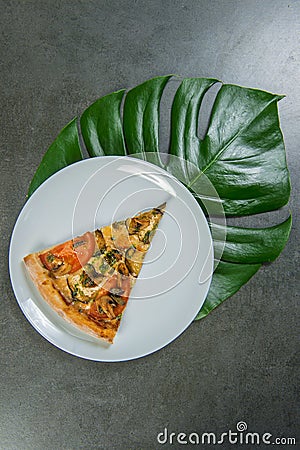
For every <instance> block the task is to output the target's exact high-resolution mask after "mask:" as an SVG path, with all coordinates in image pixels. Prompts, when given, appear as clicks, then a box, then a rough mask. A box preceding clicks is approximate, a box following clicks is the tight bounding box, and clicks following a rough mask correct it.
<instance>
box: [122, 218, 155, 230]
mask: <svg viewBox="0 0 300 450" xmlns="http://www.w3.org/2000/svg"><path fill="white" fill-rule="evenodd" d="M149 225H150V219H148V218H147V217H146V218H139V217H133V218H132V219H127V220H126V227H127V230H128V233H129V234H134V233H138V232H139V231H141V230H144V229H145V228H147V227H148V226H149Z"/></svg>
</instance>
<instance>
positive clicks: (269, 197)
mask: <svg viewBox="0 0 300 450" xmlns="http://www.w3.org/2000/svg"><path fill="white" fill-rule="evenodd" d="M215 81H216V80H209V79H199V81H198V82H197V81H196V80H195V79H186V80H184V81H183V82H182V85H181V86H180V87H179V89H178V91H177V94H178V92H180V95H179V94H178V96H177V94H176V96H177V99H176V97H175V100H176V101H174V103H173V107H172V138H173V139H172V142H171V153H172V154H173V155H176V156H179V157H184V158H185V159H186V160H187V161H190V162H191V163H194V164H196V165H197V167H199V169H200V170H201V171H202V172H203V173H204V174H205V175H206V176H207V177H208V178H209V179H210V181H211V182H212V184H213V185H214V187H215V188H216V190H217V191H218V194H219V196H220V197H221V199H222V201H223V207H224V210H225V213H226V214H227V215H235V216H240V215H244V214H256V213H260V212H265V211H270V210H274V209H278V208H280V207H281V206H283V205H285V204H286V203H287V201H288V199H289V195H290V180H289V174H288V170H287V165H286V155H285V148H284V142H283V137H282V133H281V130H280V127H279V119H278V111H277V102H278V100H280V99H281V98H282V96H279V95H273V94H270V93H268V92H264V91H260V90H258V89H248V88H243V87H240V86H234V85H223V86H222V87H221V89H220V90H219V92H218V94H217V97H216V99H215V102H214V105H213V108H212V114H211V117H210V122H209V126H208V131H207V134H206V136H205V138H204V139H203V140H200V139H199V138H198V136H197V128H198V115H199V109H200V107H201V102H202V99H203V93H204V92H205V91H206V90H207V88H208V87H209V83H210V82H211V83H214V82H215ZM191 99H192V100H193V102H192V103H191ZM178 102H179V106H178ZM180 104H181V105H182V110H181V112H180V113H179V112H178V111H179V110H180ZM178 130H179V131H178ZM199 177H201V174H198V175H197V177H196V178H193V176H191V178H190V182H189V187H190V188H193V185H194V184H195V183H196V182H197V181H198V178H199Z"/></svg>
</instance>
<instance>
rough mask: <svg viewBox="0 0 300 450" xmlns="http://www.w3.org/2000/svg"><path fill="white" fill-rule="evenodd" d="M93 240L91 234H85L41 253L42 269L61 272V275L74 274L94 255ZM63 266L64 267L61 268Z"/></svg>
mask: <svg viewBox="0 0 300 450" xmlns="http://www.w3.org/2000/svg"><path fill="white" fill-rule="evenodd" d="M94 248H95V239H94V236H93V234H92V233H90V232H87V233H85V234H84V235H83V236H80V237H77V238H75V239H72V240H70V241H67V242H65V243H64V244H60V245H57V246H56V247H54V248H53V249H51V251H48V252H45V253H42V254H41V255H39V256H40V260H41V262H42V264H43V265H44V267H46V269H48V270H50V271H57V270H58V269H60V270H61V273H59V272H57V273H56V274H58V275H59V276H60V275H65V274H66V273H74V272H76V271H77V270H78V269H80V268H81V267H82V266H84V265H85V264H86V263H87V262H88V260H89V259H90V257H91V256H92V254H93V253H94ZM62 266H64V267H62Z"/></svg>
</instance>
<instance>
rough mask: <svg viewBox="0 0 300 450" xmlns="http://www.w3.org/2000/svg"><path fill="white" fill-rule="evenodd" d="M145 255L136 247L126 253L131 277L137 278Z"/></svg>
mask: <svg viewBox="0 0 300 450" xmlns="http://www.w3.org/2000/svg"><path fill="white" fill-rule="evenodd" d="M143 259H144V253H142V252H139V251H138V250H136V249H135V248H134V247H130V248H129V249H128V250H127V252H126V257H125V262H126V266H127V268H128V269H129V271H130V273H131V275H133V276H134V277H137V276H138V274H139V273H140V270H141V268H142V264H143Z"/></svg>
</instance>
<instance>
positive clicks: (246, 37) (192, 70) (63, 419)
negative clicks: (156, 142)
mask: <svg viewBox="0 0 300 450" xmlns="http://www.w3.org/2000/svg"><path fill="white" fill-rule="evenodd" d="M0 11H1V14H0V24H1V25H0V33H1V44H0V71H1V72H0V73H1V83H0V105H1V108H0V117H1V129H0V133H1V140H0V149H1V150H0V151H1V178H0V180H1V190H0V208H1V209H0V213H1V214H0V218H1V219H0V220H1V258H0V261H1V276H0V283H1V292H2V295H1V305H2V307H1V334H2V336H1V349H2V351H1V372H0V376H1V388H2V393H1V397H0V398H1V406H2V409H1V415H2V417H1V425H0V426H1V437H0V447H1V448H3V449H5V450H10V449H18V450H19V449H34V450H35V449H37V450H40V449H41V450H46V449H49V450H50V449H51V450H53V449H79V448H80V449H97V448H99V449H149V450H150V449H154V448H159V447H160V445H159V444H158V443H157V440H156V436H157V434H158V433H159V432H161V431H162V430H163V429H164V427H168V430H169V432H176V433H178V432H185V433H190V432H192V431H195V432H197V433H199V434H200V433H203V432H209V431H211V432H215V433H222V432H226V431H227V430H228V429H232V430H235V427H236V423H237V422H238V421H241V420H244V421H246V422H247V424H248V429H249V430H250V431H256V432H260V433H264V432H269V433H272V434H273V435H274V437H275V436H285V437H294V436H296V432H297V428H299V426H298V427H297V423H296V405H297V389H296V388H297V360H296V343H297V339H296V338H297V314H296V307H297V300H298V298H299V287H300V286H299V285H300V279H299V269H298V268H299V247H298V243H299V238H300V236H299V201H298V202H297V199H298V198H299V169H300V167H299V166H300V159H299V123H300V122H299V119H300V109H299V101H300V91H299V72H300V71H299V68H300V62H299V56H300V55H299V48H300V46H299V35H300V33H299V32H300V29H299V28H300V27H299V24H300V2H299V1H295V0H291V1H286V0H264V1H255V0H244V1H239V0H223V1H221V0H198V1H196V0H190V1H188V0H181V1H177V0H173V1H171V0H161V1H155V0H154V1H148V2H147V1H133V0H131V1H127V0H119V1H115V0H113V1H104V0H98V1H96V0H95V1H92V0H86V1H83V0H82V1H79V0H73V1H71V0H65V1H57V0H51V1H50V0H46V1H41V0H40V1H38V0H28V1H25V0H23V1H22V0H11V1H5V0H1V1H0ZM167 73H176V74H180V75H182V76H209V77H216V78H219V79H221V80H223V81H224V82H228V83H236V84H240V85H245V86H249V87H257V88H261V89H266V90H269V91H271V92H275V93H280V94H281V93H283V94H285V95H286V98H285V99H283V100H282V101H281V102H280V105H279V110H280V117H281V125H282V130H283V133H284V136H285V142H286V149H287V157H288V163H289V167H290V171H291V178H292V184H293V193H292V198H291V205H290V206H291V208H292V211H293V217H294V223H293V229H292V233H291V238H290V241H289V243H288V245H287V246H286V248H285V250H284V251H283V253H282V254H281V256H280V257H279V258H278V260H277V261H276V262H275V263H273V264H272V265H268V266H266V267H264V268H263V269H262V270H260V271H259V273H258V274H257V275H256V276H255V277H254V278H253V279H252V280H251V281H250V282H249V283H248V284H247V285H246V286H245V287H243V288H242V290H241V291H240V292H238V293H237V294H236V295H235V296H234V297H233V298H232V299H230V300H229V301H227V302H226V304H224V305H223V306H222V307H220V308H219V309H218V310H216V311H215V312H214V313H212V314H211V315H210V316H209V317H207V318H206V319H205V320H203V321H200V322H197V323H193V324H192V325H191V326H190V327H189V329H188V330H187V331H186V332H185V333H184V334H183V335H181V336H180V337H179V338H178V339H177V340H176V341H175V342H173V343H172V344H170V345H169V346H167V347H166V348H164V349H163V350H161V351H159V352H157V353H155V354H153V355H150V356H148V357H146V358H144V359H140V360H136V361H130V362H125V363H112V364H104V363H95V362H91V361H85V360H82V359H79V358H76V357H73V356H71V355H68V354H66V353H64V352H62V351H60V350H59V349H57V348H56V347H54V346H52V345H51V344H49V343H48V342H47V341H46V340H44V339H43V338H42V337H41V336H40V335H39V334H38V333H37V332H36V331H35V330H34V329H33V328H32V327H31V326H30V324H29V323H28V322H27V320H26V319H25V318H24V316H23V315H22V312H21V310H20V309H19V307H18V304H17V302H16V301H15V298H14V294H13V292H12V289H11V286H10V281H9V274H8V257H7V255H8V247H9V240H10V236H11V232H12V229H13V225H14V223H15V220H16V218H17V216H18V214H19V212H20V210H21V208H22V206H23V205H24V203H25V194H26V192H27V189H28V186H29V183H30V180H31V178H32V176H33V174H34V172H35V170H36V168H37V166H38V164H39V162H40V160H41V158H42V156H43V154H44V153H45V151H46V149H47V148H48V146H49V145H50V144H51V143H52V141H53V140H54V138H55V137H56V136H57V134H58V132H59V131H60V130H61V128H62V127H63V126H64V125H65V124H66V123H67V122H69V121H70V120H71V119H72V118H73V117H74V116H75V115H77V114H80V113H81V112H82V111H83V110H84V109H85V108H86V107H87V106H88V105H89V104H90V103H92V102H93V101H94V100H96V99H97V98H98V97H99V96H101V95H104V94H106V93H109V92H112V91H115V90H117V89H120V88H123V87H126V88H127V87H132V86H134V85H136V84H138V83H140V82H142V81H144V80H146V79H148V78H151V77H153V76H156V75H164V74H167ZM167 129H168V123H164V125H163V127H162V137H161V141H162V145H163V146H164V145H167ZM285 214H286V212H285V211H283V212H280V213H277V215H276V217H275V219H276V220H277V219H278V218H283V217H284V216H285ZM270 220H271V219H270ZM257 223H258V222H257V221H256V220H255V218H252V219H251V220H250V219H249V222H248V225H252V224H253V225H255V224H257ZM259 224H262V219H259ZM164 447H165V448H167V447H170V448H181V447H182V446H180V445H179V444H174V445H170V444H166V445H165V446H164ZM185 447H187V446H185ZM209 447H212V446H209ZM218 447H221V446H218ZM240 447H242V448H246V447H247V446H241V445H239V446H238V445H235V446H232V447H230V446H229V445H225V446H224V447H223V448H240ZM278 447H279V448H283V446H282V447H280V446H278ZM207 448H208V446H207ZM247 448H248V447H247ZM249 448H250V447H249ZM252 448H255V446H251V449H252ZM259 448H264V446H263V445H261V446H260V447H259ZM294 448H295V447H294Z"/></svg>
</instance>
